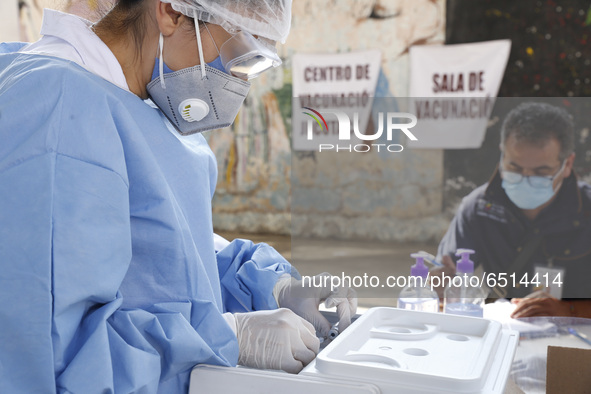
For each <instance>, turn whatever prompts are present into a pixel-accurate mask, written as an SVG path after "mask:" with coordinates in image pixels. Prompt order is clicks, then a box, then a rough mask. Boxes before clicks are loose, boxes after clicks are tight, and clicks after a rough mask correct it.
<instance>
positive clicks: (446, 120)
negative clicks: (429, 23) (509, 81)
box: [408, 40, 511, 149]
mask: <svg viewBox="0 0 591 394" xmlns="http://www.w3.org/2000/svg"><path fill="white" fill-rule="evenodd" d="M510 49H511V41H510V40H497V41H487V42H480V43H474V44H458V45H445V46H443V45H420V46H413V47H411V48H410V70H411V77H410V103H409V112H410V113H412V114H414V115H416V117H417V119H418V123H417V125H416V127H415V128H414V129H413V133H414V134H415V135H416V137H417V138H418V141H409V143H408V146H409V147H411V148H438V149H465V148H479V147H480V146H481V145H482V142H483V141H484V136H485V133H486V128H487V124H488V119H489V116H490V114H491V112H492V108H493V106H494V99H495V98H496V96H497V93H498V91H499V87H500V85H501V81H502V79H503V75H504V73H505V67H506V66H507V61H508V60H509V52H510Z"/></svg>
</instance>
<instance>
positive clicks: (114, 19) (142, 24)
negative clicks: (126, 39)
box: [97, 0, 148, 54]
mask: <svg viewBox="0 0 591 394" xmlns="http://www.w3.org/2000/svg"><path fill="white" fill-rule="evenodd" d="M146 3H147V1H145V0H118V1H117V2H116V4H115V5H114V6H113V8H112V9H111V10H110V11H109V12H107V13H106V15H104V16H103V17H102V18H101V20H100V21H99V22H98V24H97V26H100V29H101V30H103V31H108V33H109V35H110V36H111V37H117V36H122V35H125V34H130V35H131V37H132V38H133V41H134V43H135V47H136V48H137V50H138V54H139V53H140V51H139V48H141V46H142V44H143V41H144V37H145V35H146V31H147V27H146V18H148V15H147V12H146V9H145V6H146Z"/></svg>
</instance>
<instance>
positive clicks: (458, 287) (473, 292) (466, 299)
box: [443, 249, 486, 317]
mask: <svg viewBox="0 0 591 394" xmlns="http://www.w3.org/2000/svg"><path fill="white" fill-rule="evenodd" d="M472 253H474V251H473V250H470V249H458V250H457V252H456V256H461V258H460V260H458V262H457V266H456V278H455V279H454V280H453V281H452V282H451V283H450V285H449V286H448V287H447V288H446V289H445V292H444V297H445V298H444V304H443V311H444V313H450V314H453V315H462V316H473V317H482V314H483V306H484V299H485V298H486V292H485V291H484V289H483V288H482V287H479V286H475V285H476V284H477V282H478V281H479V280H480V278H475V279H473V280H470V278H471V277H472V276H473V275H474V262H473V261H472V260H470V255H471V254H472ZM460 278H461V280H460ZM476 279H478V280H476Z"/></svg>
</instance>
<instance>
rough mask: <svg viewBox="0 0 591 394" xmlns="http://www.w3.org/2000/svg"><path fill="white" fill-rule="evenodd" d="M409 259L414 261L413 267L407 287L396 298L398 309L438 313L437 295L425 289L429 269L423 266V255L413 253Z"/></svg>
mask: <svg viewBox="0 0 591 394" xmlns="http://www.w3.org/2000/svg"><path fill="white" fill-rule="evenodd" d="M410 257H412V258H414V259H416V263H415V265H413V266H412V267H411V268H410V275H411V277H412V278H410V279H409V282H410V283H409V285H408V286H406V287H405V288H404V289H402V291H401V292H400V295H399V296H398V308H400V309H409V310H412V311H421V312H438V311H439V297H437V293H436V292H435V291H433V290H431V289H430V288H428V287H427V277H428V276H429V269H428V268H427V267H426V266H425V262H424V259H425V255H424V254H423V253H413V254H411V255H410Z"/></svg>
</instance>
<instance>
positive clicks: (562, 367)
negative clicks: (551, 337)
mask: <svg viewBox="0 0 591 394" xmlns="http://www.w3.org/2000/svg"><path fill="white" fill-rule="evenodd" d="M546 393H547V394H564V393H569V394H578V393H590V394H591V349H575V348H569V347H558V346H548V363H547V364H546Z"/></svg>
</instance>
